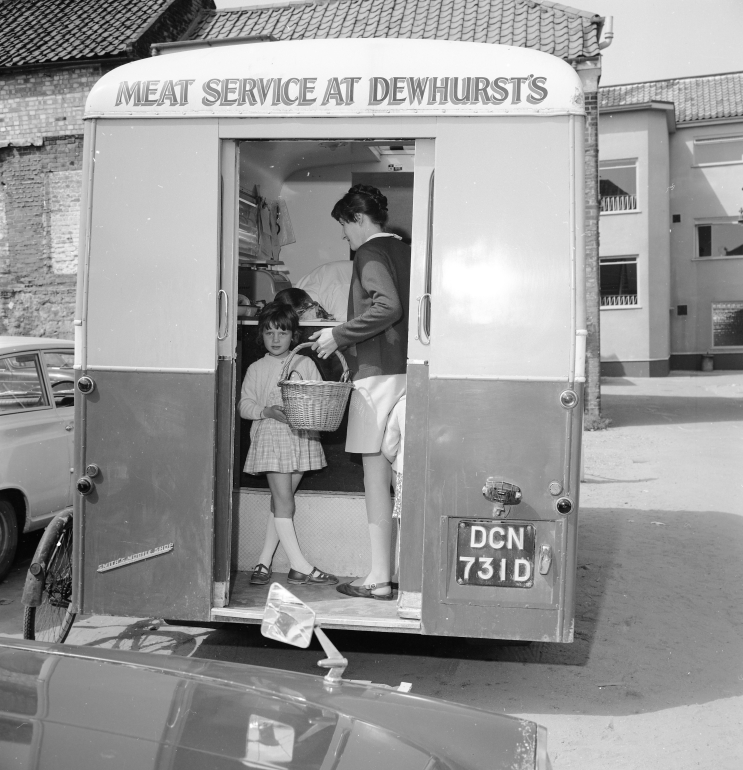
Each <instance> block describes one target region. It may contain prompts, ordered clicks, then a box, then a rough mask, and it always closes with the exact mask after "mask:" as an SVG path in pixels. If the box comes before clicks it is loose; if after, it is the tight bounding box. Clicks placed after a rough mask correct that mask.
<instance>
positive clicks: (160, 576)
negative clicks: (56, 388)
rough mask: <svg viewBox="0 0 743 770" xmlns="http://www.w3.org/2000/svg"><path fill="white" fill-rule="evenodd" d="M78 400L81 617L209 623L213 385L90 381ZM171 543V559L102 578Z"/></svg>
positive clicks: (173, 377) (138, 375)
mask: <svg viewBox="0 0 743 770" xmlns="http://www.w3.org/2000/svg"><path fill="white" fill-rule="evenodd" d="M91 376H93V377H94V379H95V382H96V389H95V391H94V392H93V394H91V395H90V396H87V397H85V398H86V402H87V403H86V437H87V446H86V462H87V463H95V464H96V465H98V466H99V468H100V469H101V470H100V473H99V474H98V475H97V476H96V477H95V478H94V482H95V491H94V492H93V493H92V494H91V495H89V496H88V497H85V498H83V505H81V506H78V509H77V510H76V515H78V514H79V513H82V515H83V517H84V527H83V531H84V549H83V551H84V575H83V577H84V584H85V588H84V592H83V606H82V607H81V608H80V611H81V612H83V613H99V614H105V615H115V614H118V615H134V616H142V615H148V616H151V617H167V618H188V619H193V620H197V619H198V620H208V619H209V611H210V601H211V581H212V548H213V542H212V541H213V536H214V531H213V529H214V521H213V509H212V505H213V485H214V426H215V420H214V401H215V392H214V391H215V387H214V386H215V381H214V377H213V376H211V375H208V374H182V373H163V372H157V373H156V372H118V371H115V372H106V371H99V372H94V373H92V375H91ZM171 543H172V544H173V547H172V550H170V551H169V552H165V553H161V554H159V555H153V556H151V557H149V558H144V559H142V560H139V561H134V562H130V563H123V564H122V565H121V566H118V567H116V568H113V569H108V570H105V571H100V568H101V567H102V566H104V567H105V566H106V565H111V562H114V561H116V560H119V559H124V560H126V559H130V558H131V557H133V556H136V555H139V554H143V553H146V552H147V551H152V550H155V549H159V548H162V547H164V546H168V545H169V544H171Z"/></svg>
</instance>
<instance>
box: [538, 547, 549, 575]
mask: <svg viewBox="0 0 743 770" xmlns="http://www.w3.org/2000/svg"><path fill="white" fill-rule="evenodd" d="M551 566H552V546H550V545H542V546H540V547H539V574H540V575H546V574H547V573H548V572H549V571H550V567H551Z"/></svg>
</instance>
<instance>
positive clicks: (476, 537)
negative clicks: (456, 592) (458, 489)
mask: <svg viewBox="0 0 743 770" xmlns="http://www.w3.org/2000/svg"><path fill="white" fill-rule="evenodd" d="M534 542H535V533H534V527H533V526H532V525H531V524H519V523H516V522H512V523H506V522H500V521H499V522H494V521H492V520H481V521H460V522H459V525H458V526H457V554H456V559H457V583H459V585H473V586H498V587H501V588H503V587H507V588H531V587H532V586H533V585H534V551H535V546H534Z"/></svg>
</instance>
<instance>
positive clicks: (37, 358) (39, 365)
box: [0, 350, 56, 418]
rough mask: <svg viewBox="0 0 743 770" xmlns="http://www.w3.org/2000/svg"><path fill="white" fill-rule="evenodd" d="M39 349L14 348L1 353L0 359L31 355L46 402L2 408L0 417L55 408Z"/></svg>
mask: <svg viewBox="0 0 743 770" xmlns="http://www.w3.org/2000/svg"><path fill="white" fill-rule="evenodd" d="M40 353H41V351H39V350H16V351H14V352H8V353H3V354H1V355H0V361H2V360H5V359H7V358H14V357H17V356H26V355H28V356H33V357H34V362H35V368H36V374H37V376H38V378H39V379H38V381H39V384H40V386H41V395H42V396H43V398H44V399H45V401H46V403H44V404H39V405H38V406H32V407H17V408H15V409H8V410H2V411H0V418H2V417H3V416H4V415H10V414H28V413H30V412H43V411H45V410H56V405H55V404H54V400H53V399H52V398H51V396H50V391H51V388H50V385H49V377H48V374H47V372H46V367H45V364H44V363H43V362H42V360H41V355H40Z"/></svg>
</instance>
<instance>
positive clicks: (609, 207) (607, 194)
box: [599, 160, 637, 212]
mask: <svg viewBox="0 0 743 770" xmlns="http://www.w3.org/2000/svg"><path fill="white" fill-rule="evenodd" d="M599 194H600V195H601V211H602V212H607V211H635V210H636V209H637V161H634V160H602V161H601V162H600V163H599Z"/></svg>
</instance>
